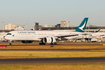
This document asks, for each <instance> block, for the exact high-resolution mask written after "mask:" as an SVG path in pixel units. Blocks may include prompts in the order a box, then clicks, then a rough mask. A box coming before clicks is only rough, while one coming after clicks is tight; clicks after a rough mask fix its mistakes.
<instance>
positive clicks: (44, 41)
mask: <svg viewBox="0 0 105 70" xmlns="http://www.w3.org/2000/svg"><path fill="white" fill-rule="evenodd" d="M55 42H56V39H55V38H54V37H45V38H43V43H55Z"/></svg>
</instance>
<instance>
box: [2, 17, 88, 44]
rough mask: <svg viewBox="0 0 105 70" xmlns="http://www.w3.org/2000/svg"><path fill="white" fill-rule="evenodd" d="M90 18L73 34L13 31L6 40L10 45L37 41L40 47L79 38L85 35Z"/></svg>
mask: <svg viewBox="0 0 105 70" xmlns="http://www.w3.org/2000/svg"><path fill="white" fill-rule="evenodd" d="M87 21H88V18H84V20H83V21H82V22H81V24H80V25H79V26H78V27H77V29H76V30H75V31H74V32H73V31H72V32H71V31H46V30H43V31H42V30H41V31H39V30H35V31H26V30H25V31H11V32H9V33H7V35H5V37H4V38H5V39H6V40H9V42H10V45H11V42H12V41H17V40H18V41H19V40H20V41H21V42H22V43H32V42H33V41H35V40H40V41H41V43H39V44H40V45H45V44H46V43H50V44H51V45H52V44H54V43H55V42H56V39H57V38H63V37H70V36H78V35H80V34H83V32H84V30H85V27H86V25H87Z"/></svg>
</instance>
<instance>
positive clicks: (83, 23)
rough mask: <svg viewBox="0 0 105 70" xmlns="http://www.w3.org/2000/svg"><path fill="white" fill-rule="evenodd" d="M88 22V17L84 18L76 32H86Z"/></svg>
mask: <svg viewBox="0 0 105 70" xmlns="http://www.w3.org/2000/svg"><path fill="white" fill-rule="evenodd" d="M87 22H88V18H84V20H83V21H82V22H81V24H80V25H79V26H78V27H77V29H76V30H75V32H84V30H85V27H86V25H87Z"/></svg>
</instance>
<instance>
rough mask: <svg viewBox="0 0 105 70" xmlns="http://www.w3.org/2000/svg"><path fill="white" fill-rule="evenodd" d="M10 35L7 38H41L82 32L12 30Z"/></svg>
mask: <svg viewBox="0 0 105 70" xmlns="http://www.w3.org/2000/svg"><path fill="white" fill-rule="evenodd" d="M9 33H11V34H10V35H8V34H7V35H6V36H5V39H7V40H39V39H40V38H44V37H47V36H49V37H55V38H56V37H58V36H59V37H60V36H66V35H75V34H80V32H70V31H45V30H44V31H11V32H9Z"/></svg>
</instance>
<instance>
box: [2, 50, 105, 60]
mask: <svg viewBox="0 0 105 70" xmlns="http://www.w3.org/2000/svg"><path fill="white" fill-rule="evenodd" d="M0 53H1V54H0V59H8V58H9V59H11V58H62V57H63V58H72V57H105V51H101V52H100V51H95V52H93V51H0Z"/></svg>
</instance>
